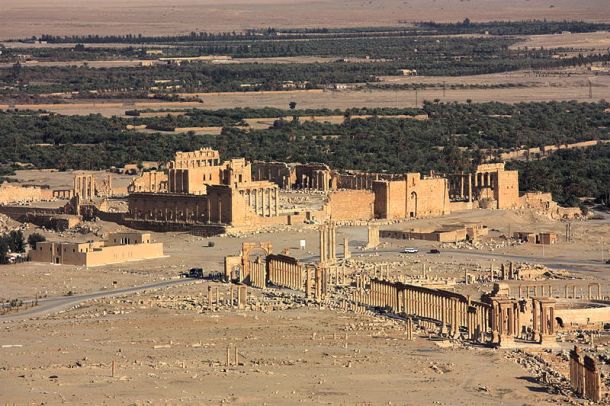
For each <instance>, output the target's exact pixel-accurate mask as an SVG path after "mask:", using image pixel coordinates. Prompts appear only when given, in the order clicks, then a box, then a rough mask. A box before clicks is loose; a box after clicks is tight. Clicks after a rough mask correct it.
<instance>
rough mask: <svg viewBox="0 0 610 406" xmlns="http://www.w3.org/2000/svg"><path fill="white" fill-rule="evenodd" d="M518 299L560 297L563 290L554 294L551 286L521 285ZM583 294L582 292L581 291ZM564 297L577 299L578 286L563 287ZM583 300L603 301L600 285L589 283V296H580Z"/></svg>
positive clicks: (567, 285) (582, 294)
mask: <svg viewBox="0 0 610 406" xmlns="http://www.w3.org/2000/svg"><path fill="white" fill-rule="evenodd" d="M517 289H518V292H515V293H518V297H520V298H532V297H559V295H560V294H561V288H559V292H556V293H555V292H554V291H553V287H552V286H551V285H519V286H518V287H517ZM581 292H582V291H581ZM563 297H564V298H565V299H568V298H572V299H576V298H577V294H576V285H575V284H566V285H564V286H563ZM580 298H581V299H585V298H586V299H589V300H601V299H603V295H602V287H601V284H600V283H597V282H595V283H589V284H587V296H586V297H585V294H584V292H582V293H581V295H580Z"/></svg>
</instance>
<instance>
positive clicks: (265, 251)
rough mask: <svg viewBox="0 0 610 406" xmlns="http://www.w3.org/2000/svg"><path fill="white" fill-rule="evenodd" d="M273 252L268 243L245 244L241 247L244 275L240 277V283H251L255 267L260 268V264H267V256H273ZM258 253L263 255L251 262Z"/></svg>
mask: <svg viewBox="0 0 610 406" xmlns="http://www.w3.org/2000/svg"><path fill="white" fill-rule="evenodd" d="M271 251H272V246H271V243H270V242H268V241H264V242H245V243H243V244H242V246H241V266H242V273H241V275H240V277H239V279H240V282H244V281H246V282H249V279H250V271H251V269H252V268H253V267H258V266H259V265H260V264H266V261H267V256H268V255H269V254H271ZM256 252H259V253H260V254H262V255H260V256H259V257H258V259H255V260H251V256H252V255H253V254H255V253H256ZM261 259H262V260H261ZM263 261H264V262H263Z"/></svg>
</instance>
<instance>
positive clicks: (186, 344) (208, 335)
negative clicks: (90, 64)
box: [0, 149, 610, 405]
mask: <svg viewBox="0 0 610 406" xmlns="http://www.w3.org/2000/svg"><path fill="white" fill-rule="evenodd" d="M151 165H152V164H151ZM128 171H131V174H129V173H128V172H127V170H120V171H116V172H113V173H99V172H91V173H80V172H79V173H73V174H71V173H53V172H44V173H39V172H37V171H29V172H28V171H25V172H24V173H21V174H20V175H19V176H21V177H22V178H25V177H30V178H31V177H34V176H45V179H47V181H49V184H51V185H57V186H51V187H50V190H48V189H47V188H46V187H41V186H32V185H23V186H11V187H12V188H13V189H11V190H13V191H15V190H20V191H24V190H26V191H36V193H38V192H39V190H38V189H40V193H44V194H45V195H44V197H40V196H38V195H19V198H20V199H23V196H26V197H27V199H25V201H20V200H16V199H13V201H11V202H6V203H5V204H4V205H3V206H1V207H0V211H1V212H2V213H3V221H4V225H5V227H7V228H9V227H14V228H18V229H20V230H23V232H25V234H26V235H29V234H33V233H40V234H42V235H44V236H45V237H46V241H41V242H37V243H36V244H35V245H34V247H32V248H31V249H30V250H29V252H28V253H26V254H27V259H23V260H20V261H16V263H14V264H12V265H10V266H9V265H7V266H4V267H2V268H0V277H2V280H3V281H5V284H4V285H3V286H2V287H0V297H1V298H2V308H1V309H0V323H1V324H0V327H1V329H0V351H1V352H0V354H1V355H2V357H0V388H1V389H0V394H1V395H2V400H3V401H4V400H5V399H6V402H8V404H12V403H15V404H20V403H23V402H25V401H26V400H27V401H28V402H30V401H34V402H40V403H43V402H45V403H49V404H55V403H61V402H75V401H77V400H78V401H79V402H80V403H81V404H116V403H121V404H122V403H125V404H144V403H152V404H158V403H168V402H169V403H175V404H218V403H232V404H261V403H267V404H292V403H311V404H318V403H344V402H345V401H346V399H349V402H350V403H352V402H353V403H366V404H369V403H370V404H389V403H392V404H464V405H471V404H492V403H494V404H495V403H497V404H507V405H523V404H534V403H540V404H556V403H560V404H563V403H570V402H575V403H576V404H580V403H581V402H584V401H585V400H587V401H595V402H605V401H607V396H608V395H607V376H608V371H609V370H608V368H607V362H608V358H607V355H606V354H607V349H608V345H609V342H610V332H609V331H608V329H609V328H610V326H609V325H608V320H610V300H609V299H608V298H609V297H610V280H609V279H608V277H607V276H606V275H605V273H604V272H603V271H604V270H605V269H606V268H607V265H606V264H605V263H604V262H605V260H604V257H603V255H604V252H603V251H600V249H601V250H603V248H604V246H603V243H604V240H605V238H607V236H610V224H609V223H608V220H607V219H604V218H593V217H592V216H591V215H585V214H584V213H582V212H580V209H578V208H562V207H559V206H558V205H557V204H556V203H555V202H553V201H552V200H551V199H550V195H548V194H540V193H525V194H520V193H519V185H518V181H517V176H516V175H515V174H513V173H511V171H505V170H504V168H503V166H502V165H501V164H494V165H490V164H487V165H481V166H479V167H478V169H477V172H476V173H473V174H462V173H460V174H449V175H440V174H430V175H426V176H423V175H420V174H406V175H399V174H372V173H351V172H341V171H336V170H333V169H331V168H329V167H328V166H326V165H320V164H285V163H278V162H273V163H263V162H256V163H250V162H248V161H246V160H245V159H232V160H228V161H221V159H220V156H219V154H218V152H217V151H214V150H211V149H203V150H198V151H193V152H185V153H178V154H176V158H175V160H173V161H171V162H169V163H167V164H165V165H162V166H160V168H155V169H152V170H149V171H145V172H138V170H137V168H136V169H134V168H129V169H128ZM66 184H68V186H65V185H66ZM70 185H71V187H70ZM19 187H21V189H18V188H19ZM13 195H14V196H17V195H16V194H13ZM5 196H6V197H5V198H6V199H7V200H9V199H10V198H11V194H7V195H5ZM252 225H256V227H252ZM71 250H73V251H74V252H70V251H71ZM77 251H78V252H77ZM139 253H141V254H139ZM79 258H80V259H79ZM95 258H103V259H104V260H101V259H99V260H98V259H95ZM28 259H29V260H28ZM198 269H200V271H197V270H198ZM198 272H200V274H199V273H198ZM25 281H27V283H26V282H25ZM40 354H42V355H40ZM456 389H458V390H456Z"/></svg>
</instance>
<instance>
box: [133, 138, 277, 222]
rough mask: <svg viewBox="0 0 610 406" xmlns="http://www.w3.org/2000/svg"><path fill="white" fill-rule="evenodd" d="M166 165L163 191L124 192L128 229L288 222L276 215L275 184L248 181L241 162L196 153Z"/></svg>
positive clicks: (208, 151) (248, 174)
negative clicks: (126, 196) (165, 190)
mask: <svg viewBox="0 0 610 406" xmlns="http://www.w3.org/2000/svg"><path fill="white" fill-rule="evenodd" d="M167 166H168V168H169V170H168V175H167V176H168V187H167V193H165V192H164V191H163V189H162V190H160V191H157V192H134V193H130V195H129V213H128V215H127V219H128V220H129V221H130V222H131V223H130V224H131V225H133V226H136V227H138V226H139V227H144V228H148V227H150V228H157V229H164V228H167V227H168V225H171V224H176V225H184V226H187V225H202V224H225V225H234V226H257V225H261V224H286V223H287V221H288V220H287V218H279V217H278V215H279V209H278V206H279V195H278V192H279V189H278V187H277V185H275V184H273V183H271V182H267V181H252V177H251V172H250V171H251V167H250V164H249V163H248V162H246V161H245V160H244V159H233V160H230V161H225V162H224V163H222V164H221V163H220V156H219V154H218V151H214V150H211V149H201V150H199V151H194V152H189V153H186V152H178V153H177V154H176V159H175V161H172V162H169V163H168V165H167Z"/></svg>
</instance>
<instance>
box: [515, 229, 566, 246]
mask: <svg viewBox="0 0 610 406" xmlns="http://www.w3.org/2000/svg"><path fill="white" fill-rule="evenodd" d="M513 238H514V239H516V240H520V241H523V242H526V243H528V244H543V245H551V244H556V243H557V234H556V233H530V232H525V231H517V232H515V233H513Z"/></svg>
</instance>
